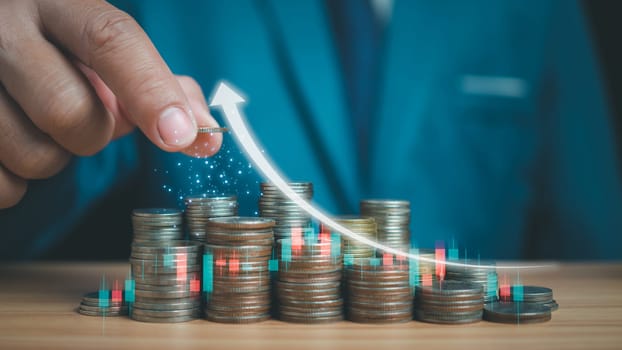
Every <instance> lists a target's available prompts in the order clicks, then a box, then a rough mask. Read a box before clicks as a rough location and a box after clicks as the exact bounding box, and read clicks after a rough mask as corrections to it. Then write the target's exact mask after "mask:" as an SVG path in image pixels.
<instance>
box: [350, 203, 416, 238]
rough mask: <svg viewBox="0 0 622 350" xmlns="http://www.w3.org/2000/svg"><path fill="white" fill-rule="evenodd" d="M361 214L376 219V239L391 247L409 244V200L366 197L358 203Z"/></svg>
mask: <svg viewBox="0 0 622 350" xmlns="http://www.w3.org/2000/svg"><path fill="white" fill-rule="evenodd" d="M360 210H361V216H364V217H373V218H374V219H375V220H376V225H377V235H378V241H379V242H380V243H383V244H385V245H387V246H389V247H391V248H395V249H402V247H405V246H406V247H409V246H410V202H408V201H404V200H390V199H366V200H362V201H361V203H360Z"/></svg>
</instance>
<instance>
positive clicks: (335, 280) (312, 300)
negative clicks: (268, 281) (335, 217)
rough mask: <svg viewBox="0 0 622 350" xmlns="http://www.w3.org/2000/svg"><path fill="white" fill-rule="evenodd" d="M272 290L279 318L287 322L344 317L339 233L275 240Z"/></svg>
mask: <svg viewBox="0 0 622 350" xmlns="http://www.w3.org/2000/svg"><path fill="white" fill-rule="evenodd" d="M276 252H277V258H278V261H279V270H278V278H277V280H276V282H275V293H276V297H277V302H278V310H277V313H278V317H279V318H280V319H281V320H283V321H287V322H298V323H325V322H335V321H340V320H342V319H343V299H342V297H341V276H342V268H343V263H342V261H343V256H342V254H341V238H340V237H339V236H338V235H333V239H332V240H331V239H330V235H326V238H324V237H322V236H320V237H319V239H313V238H312V239H295V238H294V239H290V238H284V239H280V240H278V241H277V250H276Z"/></svg>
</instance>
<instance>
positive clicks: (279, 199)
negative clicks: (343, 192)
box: [259, 182, 313, 239]
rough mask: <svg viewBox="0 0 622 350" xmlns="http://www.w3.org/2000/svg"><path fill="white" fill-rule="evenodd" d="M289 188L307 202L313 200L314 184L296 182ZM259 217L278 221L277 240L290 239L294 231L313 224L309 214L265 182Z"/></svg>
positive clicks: (262, 186) (275, 232)
mask: <svg viewBox="0 0 622 350" xmlns="http://www.w3.org/2000/svg"><path fill="white" fill-rule="evenodd" d="M289 187H290V188H291V189H292V190H293V191H294V192H296V193H298V194H299V195H300V197H302V198H303V199H305V200H307V201H311V199H312V198H313V184H312V183H310V182H294V183H290V184H289ZM259 215H260V216H263V217H266V218H272V219H274V220H275V221H276V226H274V235H275V238H276V239H280V238H290V237H291V232H292V230H293V229H304V228H306V227H308V226H309V225H310V224H311V217H310V216H309V214H307V212H305V211H304V210H302V209H301V208H299V207H298V205H296V204H295V203H294V202H292V201H291V200H290V199H289V198H287V197H286V196H285V195H284V194H283V193H281V191H280V190H279V189H278V188H276V187H275V186H274V185H272V184H270V183H265V182H264V183H262V184H261V197H260V198H259Z"/></svg>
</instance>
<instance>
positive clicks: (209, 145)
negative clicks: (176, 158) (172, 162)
mask: <svg viewBox="0 0 622 350" xmlns="http://www.w3.org/2000/svg"><path fill="white" fill-rule="evenodd" d="M221 146H222V134H221V133H208V134H199V135H198V136H197V138H196V140H195V141H194V143H192V145H190V146H189V147H187V148H185V149H184V150H182V151H181V152H182V153H183V154H185V155H188V156H191V157H195V158H208V157H211V156H213V155H214V154H216V153H218V151H219V150H220V147H221Z"/></svg>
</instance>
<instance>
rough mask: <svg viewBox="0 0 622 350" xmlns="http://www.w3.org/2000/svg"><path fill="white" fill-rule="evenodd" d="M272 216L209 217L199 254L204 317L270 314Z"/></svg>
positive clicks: (252, 318) (228, 319)
mask: <svg viewBox="0 0 622 350" xmlns="http://www.w3.org/2000/svg"><path fill="white" fill-rule="evenodd" d="M273 227H274V220H272V219H266V218H256V217H238V216H236V217H223V218H211V219H209V220H208V222H207V244H206V245H205V252H204V255H203V269H204V270H203V284H204V287H203V289H204V291H205V293H206V295H205V300H206V303H205V317H206V318H207V319H208V320H210V321H215V322H222V323H252V322H259V321H264V320H267V319H268V318H270V308H271V294H270V271H269V265H268V264H269V261H270V257H271V254H272V246H273V244H274V234H273V232H272V228H273Z"/></svg>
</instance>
